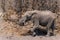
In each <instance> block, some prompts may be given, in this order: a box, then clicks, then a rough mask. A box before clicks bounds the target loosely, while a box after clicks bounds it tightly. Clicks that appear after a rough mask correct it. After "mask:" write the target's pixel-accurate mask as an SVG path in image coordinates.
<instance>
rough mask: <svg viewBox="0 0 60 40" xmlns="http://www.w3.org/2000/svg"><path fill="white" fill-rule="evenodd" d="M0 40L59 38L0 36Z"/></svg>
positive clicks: (55, 39) (51, 39)
mask: <svg viewBox="0 0 60 40" xmlns="http://www.w3.org/2000/svg"><path fill="white" fill-rule="evenodd" d="M0 40H60V36H59V35H56V36H51V37H47V36H36V37H32V36H21V37H14V36H9V37H7V36H0Z"/></svg>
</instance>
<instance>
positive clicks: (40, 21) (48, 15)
mask: <svg viewBox="0 0 60 40" xmlns="http://www.w3.org/2000/svg"><path fill="white" fill-rule="evenodd" d="M56 17H57V16H56V14H55V13H52V12H51V11H48V10H46V11H38V10H34V11H27V12H25V14H24V16H23V17H22V18H21V19H20V20H19V24H20V25H21V26H22V25H24V24H25V23H26V22H28V21H30V20H31V21H32V22H33V28H32V29H31V31H32V32H33V35H36V33H35V32H34V30H35V28H40V26H39V25H41V26H46V27H47V36H49V35H50V29H51V30H52V34H54V29H55V19H56Z"/></svg>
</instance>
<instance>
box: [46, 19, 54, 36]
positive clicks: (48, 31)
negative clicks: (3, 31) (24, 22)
mask: <svg viewBox="0 0 60 40" xmlns="http://www.w3.org/2000/svg"><path fill="white" fill-rule="evenodd" d="M52 22H53V19H50V20H49V22H48V24H47V35H46V36H50V27H51V25H52Z"/></svg>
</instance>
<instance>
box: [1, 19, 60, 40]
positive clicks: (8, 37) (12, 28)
mask: <svg viewBox="0 0 60 40" xmlns="http://www.w3.org/2000/svg"><path fill="white" fill-rule="evenodd" d="M17 29H18V30H17ZM19 30H20V31H19ZM22 31H23V32H22ZM25 32H27V30H26V28H23V29H22V30H21V29H20V28H19V26H18V27H17V26H16V25H13V24H12V23H10V24H9V22H5V21H4V20H3V19H2V18H0V40H60V35H59V34H57V35H56V36H49V37H47V36H35V37H32V36H31V35H30V36H20V33H25Z"/></svg>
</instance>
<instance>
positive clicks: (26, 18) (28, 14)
mask: <svg viewBox="0 0 60 40" xmlns="http://www.w3.org/2000/svg"><path fill="white" fill-rule="evenodd" d="M34 14H35V13H34V12H32V11H27V12H26V13H25V14H24V16H23V17H22V18H21V19H20V20H19V25H21V26H24V24H25V23H26V22H28V21H30V20H31V18H32V16H33V15H34Z"/></svg>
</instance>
